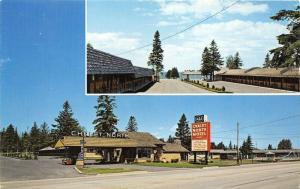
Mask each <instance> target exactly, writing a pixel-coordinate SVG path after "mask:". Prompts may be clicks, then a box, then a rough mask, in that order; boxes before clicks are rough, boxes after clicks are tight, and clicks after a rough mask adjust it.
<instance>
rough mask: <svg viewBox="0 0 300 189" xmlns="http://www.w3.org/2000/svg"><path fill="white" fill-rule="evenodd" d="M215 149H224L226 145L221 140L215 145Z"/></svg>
mask: <svg viewBox="0 0 300 189" xmlns="http://www.w3.org/2000/svg"><path fill="white" fill-rule="evenodd" d="M216 149H223V150H226V146H225V145H224V144H223V142H220V143H219V144H218V145H217V146H216Z"/></svg>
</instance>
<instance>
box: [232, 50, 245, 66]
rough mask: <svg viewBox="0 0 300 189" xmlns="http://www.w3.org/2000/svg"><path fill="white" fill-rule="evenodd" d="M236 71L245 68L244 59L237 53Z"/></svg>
mask: <svg viewBox="0 0 300 189" xmlns="http://www.w3.org/2000/svg"><path fill="white" fill-rule="evenodd" d="M233 62H234V67H235V68H234V69H240V68H241V67H242V66H243V62H242V59H241V57H240V54H239V52H236V53H235V55H234V61H233Z"/></svg>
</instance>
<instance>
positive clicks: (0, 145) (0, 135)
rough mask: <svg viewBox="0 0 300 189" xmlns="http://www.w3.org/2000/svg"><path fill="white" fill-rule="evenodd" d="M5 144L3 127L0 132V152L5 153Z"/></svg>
mask: <svg viewBox="0 0 300 189" xmlns="http://www.w3.org/2000/svg"><path fill="white" fill-rule="evenodd" d="M5 142H6V141H5V128H4V127H3V128H2V131H1V132H0V150H1V152H4V151H5V146H6V143H5Z"/></svg>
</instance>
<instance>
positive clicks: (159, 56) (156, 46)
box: [148, 31, 164, 81]
mask: <svg viewBox="0 0 300 189" xmlns="http://www.w3.org/2000/svg"><path fill="white" fill-rule="evenodd" d="M163 52H164V50H163V49H162V48H161V41H160V34H159V32H158V31H156V32H155V34H154V39H153V49H152V52H151V53H150V55H149V60H148V65H149V66H152V67H153V69H154V70H155V75H156V77H157V80H158V81H159V73H160V72H161V71H162V70H163V68H164V66H163V64H162V62H163V58H164V56H163Z"/></svg>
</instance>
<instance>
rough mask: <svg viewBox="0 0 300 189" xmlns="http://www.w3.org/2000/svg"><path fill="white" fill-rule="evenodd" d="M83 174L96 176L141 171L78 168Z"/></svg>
mask: <svg viewBox="0 0 300 189" xmlns="http://www.w3.org/2000/svg"><path fill="white" fill-rule="evenodd" d="M78 169H79V170H80V171H81V172H82V173H83V174H87V175H96V174H107V173H123V172H132V171H139V169H125V168H92V167H89V168H78Z"/></svg>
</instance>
